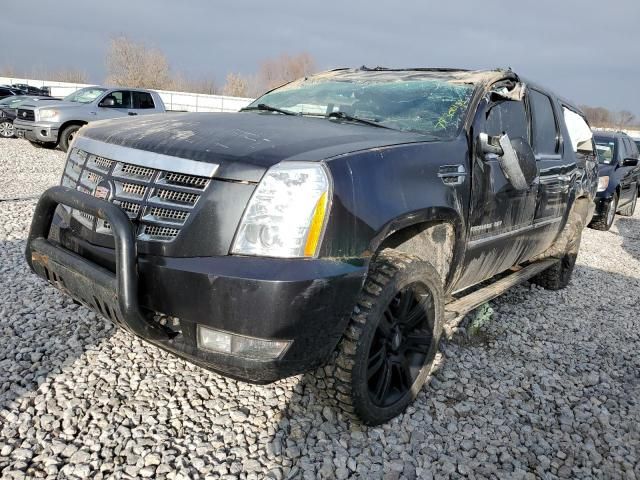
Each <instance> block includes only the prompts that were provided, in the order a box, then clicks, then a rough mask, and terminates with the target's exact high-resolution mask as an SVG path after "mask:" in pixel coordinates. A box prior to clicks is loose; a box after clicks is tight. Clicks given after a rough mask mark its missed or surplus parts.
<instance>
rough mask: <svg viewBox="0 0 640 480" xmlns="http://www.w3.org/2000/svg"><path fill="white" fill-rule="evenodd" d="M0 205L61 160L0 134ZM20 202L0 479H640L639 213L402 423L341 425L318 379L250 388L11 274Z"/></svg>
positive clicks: (0, 316)
mask: <svg viewBox="0 0 640 480" xmlns="http://www.w3.org/2000/svg"><path fill="white" fill-rule="evenodd" d="M0 164H1V165H2V166H3V167H4V168H3V172H4V173H3V176H2V178H0V198H10V197H25V196H29V195H33V194H37V193H38V192H40V191H41V190H42V189H43V188H44V187H46V186H47V185H49V184H53V183H57V180H58V178H59V175H60V171H61V169H62V164H63V155H62V154H61V153H60V152H52V151H47V150H39V149H35V148H33V147H31V146H30V145H29V144H27V143H26V142H23V141H18V140H0ZM34 205H35V202H34V201H33V200H21V201H2V202H0V218H1V219H2V222H0V292H2V297H1V300H0V335H1V337H0V338H1V340H2V343H1V345H2V347H1V349H0V476H1V477H2V478H24V477H43V478H44V477H46V478H73V477H78V478H87V477H93V478H107V477H117V478H133V477H157V478H225V479H227V478H228V479H232V478H247V479H256V478H308V479H315V478H338V479H343V478H362V479H369V478H373V479H375V478H385V479H399V478H407V479H413V478H432V477H435V478H446V477H452V478H460V477H466V476H468V477H472V478H485V477H487V478H490V477H493V478H496V477H497V478H505V477H507V478H534V477H542V478H556V477H560V478H570V477H571V478H573V477H576V478H578V477H579V478H588V477H596V478H627V479H634V478H639V479H640V355H639V354H638V351H639V348H638V347H639V346H640V333H639V332H640V318H639V317H638V315H637V308H638V304H639V295H640V280H639V277H640V217H639V216H638V215H636V217H633V218H623V217H618V219H617V221H616V224H615V226H614V228H613V229H612V231H611V232H606V233H605V232H597V231H594V230H586V231H585V234H584V236H583V242H582V248H581V251H580V256H579V258H578V267H577V270H576V272H575V274H574V278H573V281H572V284H571V285H570V287H569V288H567V289H566V290H564V291H561V292H549V291H545V290H542V289H540V288H538V287H535V286H531V285H529V284H526V285H523V286H520V287H516V288H514V289H513V290H512V291H510V292H509V293H507V294H506V295H504V296H503V297H501V298H500V299H498V300H497V301H494V302H492V303H491V306H492V308H493V309H494V315H493V320H492V321H491V322H489V323H488V324H487V325H486V326H485V327H483V328H482V329H481V330H480V332H479V334H477V335H476V336H474V337H471V338H470V339H467V338H466V337H465V336H463V335H459V336H457V337H456V338H455V339H454V340H452V341H451V342H449V343H447V344H446V345H444V346H443V351H444V358H445V360H446V361H445V362H444V364H443V365H442V366H441V367H440V368H439V369H438V370H437V371H436V373H435V375H434V377H433V378H432V381H431V383H430V384H429V385H428V386H426V387H425V388H424V389H423V391H422V393H421V394H420V397H419V399H418V401H417V402H416V403H415V404H414V405H413V406H412V407H411V408H410V409H409V410H408V411H407V413H406V414H404V415H402V416H400V417H399V418H397V419H395V420H393V421H392V422H390V423H389V424H386V425H384V426H381V427H378V428H365V427H362V426H359V425H358V424H356V423H353V422H351V421H349V420H348V419H346V418H343V417H342V416H341V415H340V414H339V413H338V412H337V411H336V410H334V409H333V408H332V407H331V404H330V402H329V401H328V400H327V399H326V398H325V397H324V396H323V393H322V390H321V389H320V388H318V383H319V382H322V379H321V376H311V375H304V376H298V377H293V378H290V379H287V380H284V381H280V382H278V383H275V384H273V385H268V386H252V385H247V384H243V383H240V382H236V381H233V380H229V379H226V378H224V377H221V376H218V375H215V374H212V373H209V372H207V371H205V370H202V369H200V368H198V367H195V366H193V365H191V364H189V363H186V362H184V361H182V360H180V359H177V358H175V357H173V356H171V355H169V354H167V353H165V352H163V351H161V350H159V349H157V348H155V347H153V346H149V345H146V344H144V343H142V342H141V341H139V340H137V339H135V338H133V337H132V336H130V335H128V334H125V333H124V332H122V331H119V330H117V329H116V328H114V327H113V326H112V325H111V324H110V323H108V322H107V321H105V320H103V319H101V318H100V317H96V315H95V314H93V313H92V312H90V311H89V310H87V309H85V308H84V307H78V306H76V305H74V304H73V303H72V302H71V301H70V300H69V299H68V298H67V297H65V296H64V295H61V294H60V293H58V292H57V291H56V290H54V289H53V288H51V287H48V286H47V285H46V284H45V282H43V281H40V280H39V279H38V278H36V277H35V276H34V275H32V274H30V273H29V272H28V271H27V267H26V265H25V262H24V260H23V249H24V241H25V238H26V235H27V229H28V225H29V222H30V215H31V213H32V210H33V208H34Z"/></svg>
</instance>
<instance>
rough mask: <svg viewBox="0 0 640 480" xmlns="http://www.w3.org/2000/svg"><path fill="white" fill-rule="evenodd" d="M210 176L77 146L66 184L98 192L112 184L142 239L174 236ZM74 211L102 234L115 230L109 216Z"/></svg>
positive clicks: (162, 239) (66, 172)
mask: <svg viewBox="0 0 640 480" xmlns="http://www.w3.org/2000/svg"><path fill="white" fill-rule="evenodd" d="M209 182H210V179H209V178H206V177H199V176H195V175H185V174H182V173H177V172H170V171H164V170H157V169H154V168H149V167H143V166H139V165H133V164H131V163H125V162H119V161H118V160H115V159H108V158H104V157H100V156H96V155H93V154H90V153H87V152H83V151H81V150H78V149H76V148H74V149H72V150H71V152H70V154H69V157H68V159H67V165H66V167H65V170H64V173H63V176H62V181H61V184H62V185H64V186H68V187H71V188H75V189H77V190H79V191H82V192H85V193H88V194H90V195H93V194H95V191H96V188H97V187H98V185H99V184H100V186H106V185H109V186H110V188H111V198H110V201H112V202H113V203H114V204H116V205H118V206H119V207H120V208H121V209H122V210H123V211H125V212H126V213H127V215H128V216H129V218H130V219H131V221H132V222H133V224H134V226H135V228H136V232H137V236H138V239H140V240H142V241H158V242H170V241H172V240H173V239H175V238H176V237H177V236H178V235H179V234H180V230H181V229H182V227H183V226H184V225H185V223H186V222H187V220H188V219H189V217H190V215H191V212H192V211H193V209H194V207H195V205H196V203H197V202H198V200H199V198H200V196H201V195H202V193H203V191H204V190H205V189H206V188H207V186H208V185H209ZM72 215H73V217H74V218H75V219H76V220H78V221H79V222H80V223H81V224H82V225H84V226H85V227H87V228H89V229H91V230H93V231H94V232H97V233H99V234H104V235H111V234H112V232H111V227H110V226H109V223H108V222H105V221H103V220H100V219H97V218H95V217H93V216H92V215H88V214H85V213H83V212H79V211H72Z"/></svg>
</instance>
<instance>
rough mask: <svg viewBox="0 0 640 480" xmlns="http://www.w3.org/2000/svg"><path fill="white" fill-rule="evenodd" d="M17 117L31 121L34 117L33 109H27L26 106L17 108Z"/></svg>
mask: <svg viewBox="0 0 640 480" xmlns="http://www.w3.org/2000/svg"><path fill="white" fill-rule="evenodd" d="M18 118H19V119H20V120H27V121H28V122H33V121H34V120H35V119H36V114H35V112H34V111H33V110H29V109H27V108H19V109H18Z"/></svg>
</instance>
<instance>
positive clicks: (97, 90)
mask: <svg viewBox="0 0 640 480" xmlns="http://www.w3.org/2000/svg"><path fill="white" fill-rule="evenodd" d="M165 111H166V110H165V107H164V103H163V102H162V99H161V98H160V95H158V93H157V92H154V91H152V90H142V89H137V88H106V87H86V88H82V89H80V90H78V91H76V92H74V93H72V94H71V95H69V96H67V97H65V98H64V100H63V101H61V102H60V101H56V102H51V103H48V104H45V105H43V104H39V105H35V104H29V103H25V104H23V105H20V107H19V108H18V111H17V116H16V119H15V120H14V122H13V127H14V130H15V135H16V136H17V137H22V138H25V139H26V140H29V141H30V142H31V143H32V144H35V145H37V146H43V147H47V148H55V147H60V149H61V150H62V151H64V152H66V151H67V150H68V149H69V144H70V143H71V141H72V140H73V137H74V135H75V134H76V132H77V131H78V130H80V128H81V127H82V126H83V125H86V124H87V123H89V122H92V121H95V120H106V119H110V118H118V117H127V116H135V115H147V114H150V113H164V112H165Z"/></svg>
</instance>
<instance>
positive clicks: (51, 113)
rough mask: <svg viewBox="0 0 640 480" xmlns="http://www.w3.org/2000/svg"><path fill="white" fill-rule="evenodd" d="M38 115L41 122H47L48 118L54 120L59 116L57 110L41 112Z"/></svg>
mask: <svg viewBox="0 0 640 480" xmlns="http://www.w3.org/2000/svg"><path fill="white" fill-rule="evenodd" d="M38 113H39V115H40V120H46V119H47V118H53V117H55V116H56V115H58V111H57V110H40V112H38Z"/></svg>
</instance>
